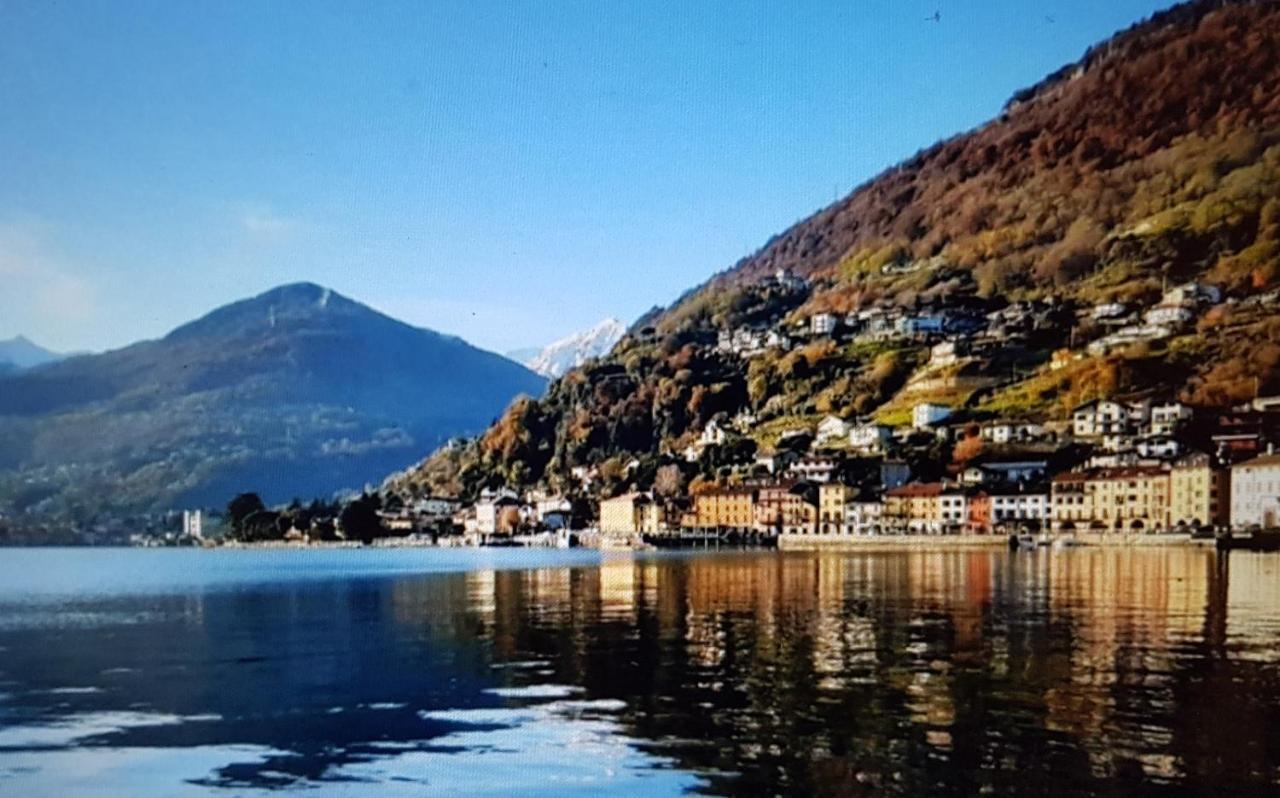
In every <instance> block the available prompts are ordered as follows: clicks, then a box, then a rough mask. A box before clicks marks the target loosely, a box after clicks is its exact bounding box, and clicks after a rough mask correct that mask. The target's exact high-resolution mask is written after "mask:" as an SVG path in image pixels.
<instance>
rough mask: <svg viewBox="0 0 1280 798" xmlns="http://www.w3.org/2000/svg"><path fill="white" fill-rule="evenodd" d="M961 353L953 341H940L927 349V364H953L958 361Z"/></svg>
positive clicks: (940, 365) (938, 365)
mask: <svg viewBox="0 0 1280 798" xmlns="http://www.w3.org/2000/svg"><path fill="white" fill-rule="evenodd" d="M961 354H963V353H962V352H961V350H960V347H958V346H957V345H956V342H955V341H940V342H938V343H936V344H934V345H933V347H932V348H930V349H929V365H931V366H937V367H942V366H954V365H955V364H956V363H958V362H959V361H960V355H961Z"/></svg>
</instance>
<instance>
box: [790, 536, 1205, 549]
mask: <svg viewBox="0 0 1280 798" xmlns="http://www.w3.org/2000/svg"><path fill="white" fill-rule="evenodd" d="M1072 539H1073V540H1075V542H1076V544H1077V547H1078V548H1092V547H1098V548H1116V547H1120V548H1127V547H1162V546H1174V547H1180V548H1210V549H1212V548H1213V547H1214V540H1213V539H1212V538H1207V539H1206V538H1201V539H1195V538H1192V537H1191V535H1189V534H1160V535H1150V534H1148V535H1144V534H1109V533H1076V534H1075V535H1074V536H1073V538H1072ZM994 548H1001V549H1007V548H1009V537H1008V536H1007V535H866V536H862V537H853V536H837V535H780V536H779V537H778V549H779V550H781V551H818V550H821V551H827V550H839V549H845V550H856V551H867V550H873V549H883V550H889V551H896V550H902V549H911V550H930V549H933V550H950V549H994Z"/></svg>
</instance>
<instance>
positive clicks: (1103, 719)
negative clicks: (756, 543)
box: [0, 549, 1280, 796]
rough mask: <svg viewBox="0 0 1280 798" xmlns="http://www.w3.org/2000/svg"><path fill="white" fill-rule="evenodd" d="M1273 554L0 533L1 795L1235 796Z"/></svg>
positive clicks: (1263, 721)
mask: <svg viewBox="0 0 1280 798" xmlns="http://www.w3.org/2000/svg"><path fill="white" fill-rule="evenodd" d="M1277 783H1280V557H1276V556H1269V555H1260V554H1248V553H1232V554H1231V555H1229V556H1219V555H1216V554H1214V553H1213V552H1208V551H1201V550H1189V549H1151V550H1119V549H1115V550H1103V549H1090V550H1075V551H1068V552H1049V551H1043V552H1037V553H1021V554H1009V553H1007V552H1003V551H999V552H997V551H991V552H933V553H926V552H899V553H885V554H873V553H852V554H799V553H797V554H786V553H777V552H759V553H719V554H717V553H704V554H693V555H655V556H637V557H630V556H626V555H620V556H606V557H604V558H603V559H602V558H601V557H600V555H598V554H595V553H592V552H577V551H574V552H558V551H519V550H501V551H499V550H489V551H461V550H445V551H423V550H391V551H183V550H0V794H3V795H14V796H39V795H50V796H66V795H112V796H117V795H128V796H140V795H166V796H168V795H186V794H192V795H195V794H200V795H245V794H258V793H262V794H266V793H270V792H278V791H281V790H285V789H296V788H304V789H305V788H314V789H311V790H308V792H309V793H310V794H322V795H329V794H336V795H364V794H369V793H375V792H376V793H377V794H379V795H382V794H388V795H394V794H401V793H403V794H408V795H420V794H424V793H429V794H447V793H451V792H452V793H467V794H476V793H479V794H491V795H511V794H516V793H532V794H537V795H546V796H561V795H570V794H575V793H580V794H599V793H603V792H608V793H609V794H611V795H663V794H679V793H684V792H688V793H695V794H741V795H766V794H782V795H803V794H830V795H862V794H911V795H924V794H933V795H938V794H956V795H961V794H963V795H971V794H980V793H991V794H999V795H1004V794H1050V793H1051V794H1056V795H1062V794H1096V793H1105V794H1111V795H1132V794H1145V793H1148V792H1150V793H1174V794H1224V793H1229V792H1237V793H1249V794H1256V793H1258V792H1273V791H1275V790H1276V786H1275V785H1277Z"/></svg>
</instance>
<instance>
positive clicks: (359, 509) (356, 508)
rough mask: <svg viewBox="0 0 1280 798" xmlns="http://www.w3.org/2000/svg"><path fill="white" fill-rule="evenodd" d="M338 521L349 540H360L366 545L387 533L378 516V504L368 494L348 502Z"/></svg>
mask: <svg viewBox="0 0 1280 798" xmlns="http://www.w3.org/2000/svg"><path fill="white" fill-rule="evenodd" d="M338 523H340V524H341V525H342V532H343V534H344V535H345V536H346V537H347V539H348V540H358V541H360V542H361V543H364V544H365V545H368V544H370V543H372V542H373V539H374V538H377V537H381V536H382V535H383V534H384V533H385V530H383V528H382V519H381V518H379V517H378V510H377V505H376V504H375V502H374V501H373V499H372V497H370V496H368V495H364V496H361V497H360V498H358V499H355V500H353V501H350V502H348V503H347V505H346V506H345V507H343V508H342V513H341V514H340V515H339V516H338Z"/></svg>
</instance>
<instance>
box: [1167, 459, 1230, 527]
mask: <svg viewBox="0 0 1280 798" xmlns="http://www.w3.org/2000/svg"><path fill="white" fill-rule="evenodd" d="M1230 516H1231V470H1230V469H1227V468H1216V467H1214V462H1213V458H1211V457H1210V456H1209V455H1207V454H1194V455H1191V456H1190V457H1184V458H1183V459H1181V460H1179V461H1178V462H1176V463H1174V464H1173V469H1172V470H1170V471H1169V522H1170V524H1171V525H1172V526H1179V525H1182V526H1187V527H1197V526H1225V525H1227V524H1228V523H1230V521H1231V517H1230Z"/></svg>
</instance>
